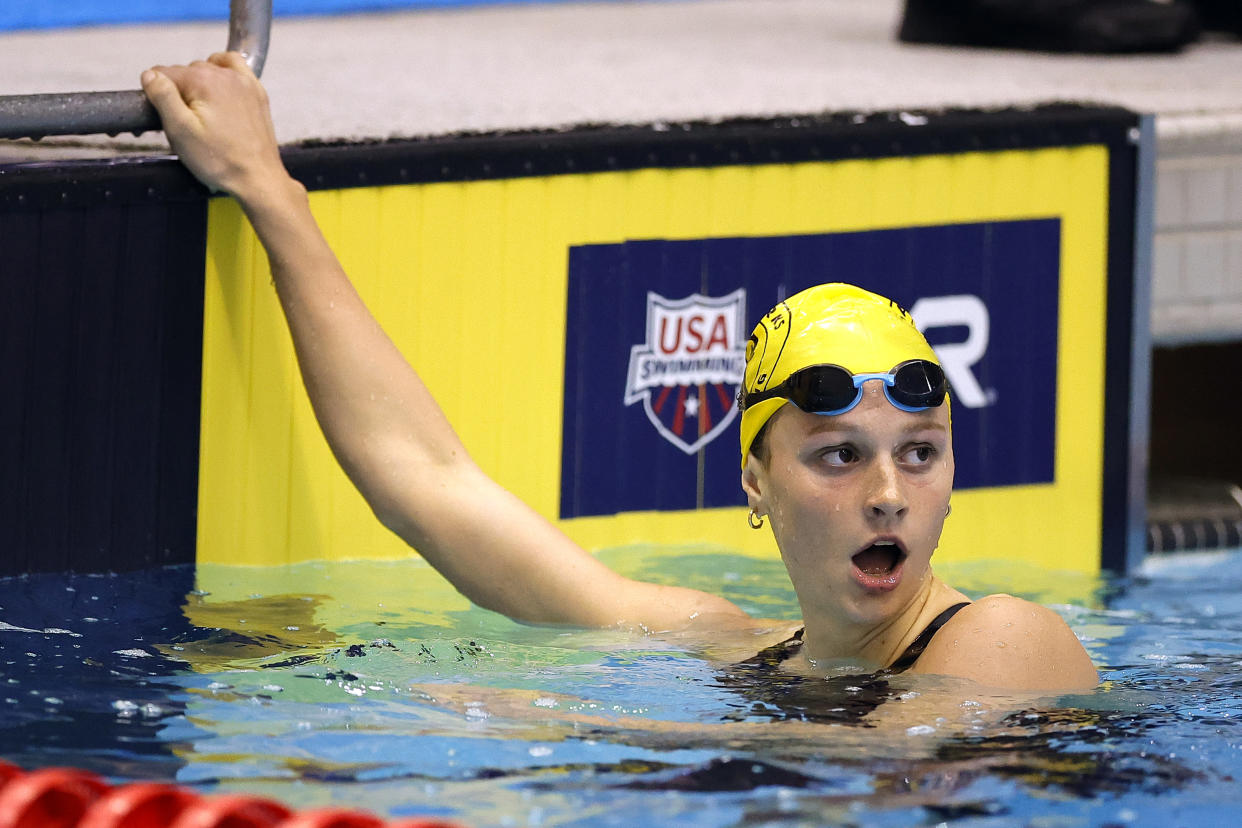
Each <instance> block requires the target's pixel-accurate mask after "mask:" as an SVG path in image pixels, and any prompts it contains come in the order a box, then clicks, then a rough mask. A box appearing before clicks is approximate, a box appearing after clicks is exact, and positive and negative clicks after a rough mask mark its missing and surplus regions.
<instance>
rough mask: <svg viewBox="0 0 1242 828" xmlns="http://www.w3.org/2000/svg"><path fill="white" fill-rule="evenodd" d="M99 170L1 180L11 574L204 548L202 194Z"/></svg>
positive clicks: (4, 519)
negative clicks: (198, 507)
mask: <svg viewBox="0 0 1242 828" xmlns="http://www.w3.org/2000/svg"><path fill="white" fill-rule="evenodd" d="M166 169H167V168H166ZM91 172H92V176H91V179H92V180H91V181H90V182H89V183H87V182H83V181H82V180H80V179H78V178H75V176H74V168H73V167H72V166H60V167H59V168H53V169H48V170H46V171H40V172H38V173H34V174H31V173H27V174H24V175H23V176H22V180H21V189H20V195H14V193H15V190H14V189H12V188H9V187H5V186H4V185H5V184H12V183H13V181H12V179H10V180H8V181H5V180H4V178H0V395H2V396H0V538H2V539H0V575H5V574H14V573H22V572H32V571H46V570H79V571H104V570H122V569H132V568H136V567H142V566H149V565H152V564H162V563H174V562H188V561H192V560H193V559H194V539H195V520H194V513H195V504H196V499H197V477H198V428H199V423H198V418H199V409H200V406H199V393H200V372H201V364H202V360H201V350H202V303H203V299H202V297H203V257H204V249H205V235H206V221H205V210H206V199H205V193H202V192H201V191H195V189H194V188H187V187H185V186H184V180H183V179H182V178H181V176H180V175H175V174H174V176H173V177H172V180H173V181H174V182H176V181H178V180H180V181H181V184H182V186H174V187H173V188H172V189H173V190H175V191H176V192H174V193H173V196H172V198H169V197H168V193H167V192H160V190H167V189H168V188H167V187H162V188H159V190H156V189H152V188H149V187H134V186H132V183H133V182H132V179H133V177H134V172H135V170H134V169H133V168H132V167H130V168H128V169H126V168H125V167H118V168H116V169H114V170H112V171H111V176H113V177H115V179H116V180H117V181H124V180H129V181H130V185H129V186H122V187H119V188H114V187H111V186H109V171H108V169H107V168H106V167H103V168H101V167H93V168H91ZM162 177H168V176H167V173H165V174H164V175H163V176H162ZM4 189H8V190H9V193H8V195H9V196H13V197H11V198H5V197H2V196H3V191H4Z"/></svg>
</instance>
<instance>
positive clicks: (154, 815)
mask: <svg viewBox="0 0 1242 828" xmlns="http://www.w3.org/2000/svg"><path fill="white" fill-rule="evenodd" d="M0 828H462V826H461V825H460V824H458V823H456V822H448V821H445V820H442V819H399V820H395V821H389V822H385V821H384V820H382V819H380V818H379V817H377V816H374V815H372V814H368V813H365V812H363V811H352V810H348V809H344V808H318V809H314V810H309V811H301V812H296V811H293V810H292V809H290V808H289V807H287V806H285V805H282V804H281V803H279V802H277V801H275V800H272V799H265V798H263V797H258V796H239V795H226V796H212V797H204V796H200V795H199V794H197V793H195V792H194V791H192V790H190V789H189V788H182V787H178V786H176V785H165V784H160V783H155V782H133V783H130V784H127V785H117V786H115V787H114V786H110V785H108V783H107V782H105V781H104V780H103V779H102V778H101V777H99V776H98V775H96V774H93V773H90V772H89V771H84V770H78V769H76V768H43V769H42V770H35V771H30V772H26V771H24V770H22V769H21V768H19V767H17V766H16V765H11V764H9V763H8V762H4V761H0Z"/></svg>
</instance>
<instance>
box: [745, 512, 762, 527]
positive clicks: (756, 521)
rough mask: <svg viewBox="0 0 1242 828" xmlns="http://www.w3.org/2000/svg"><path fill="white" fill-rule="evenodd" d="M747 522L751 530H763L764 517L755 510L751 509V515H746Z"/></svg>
mask: <svg viewBox="0 0 1242 828" xmlns="http://www.w3.org/2000/svg"><path fill="white" fill-rule="evenodd" d="M746 522H747V523H748V524H749V525H750V528H751V529H762V528H763V515H761V514H759V513H758V512H756V511H755V510H754V509H751V510H750V513H749V514H747V515H746Z"/></svg>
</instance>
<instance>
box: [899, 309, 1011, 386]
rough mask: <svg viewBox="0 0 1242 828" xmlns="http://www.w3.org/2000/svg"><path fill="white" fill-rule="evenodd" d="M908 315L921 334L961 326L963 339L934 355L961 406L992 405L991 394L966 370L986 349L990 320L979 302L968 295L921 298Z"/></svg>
mask: <svg viewBox="0 0 1242 828" xmlns="http://www.w3.org/2000/svg"><path fill="white" fill-rule="evenodd" d="M910 315H911V316H913V317H914V324H915V325H917V326H918V329H919V330H920V331H922V332H923V333H924V334H926V332H927V329H928V328H944V327H949V326H956V325H962V326H965V328H966V332H967V333H966V340H965V341H964V342H949V343H945V344H943V345H938V346H936V356H938V357H939V358H940V364H941V366H942V367H943V368H944V373H945V376H947V377H948V378H949V384H950V385H951V386H952V387H953V395H954V397H956V398H957V399H958V400H961V403H962V405H965V406H966V407H968V408H983V407H984V406H987V405H991V404H992V403H994V402H995V401H996V400H995V392H994V391H993V392H986V391H984V390H983V388H981V387H980V386H979V380H978V379H976V378H975V375H974V372H972V371H971V370H970V369H971V366H973V365H974V364H975V363H976V362H978V361H979V360H980V359H982V358H983V355H984V354H985V353H986V352H987V350H988V336H989V334H990V330H991V320H990V319H989V318H988V308H987V305H985V304H983V300H981V299H980V298H979V297H978V296H972V295H970V294H962V295H959V296H929V297H924V298H922V299H920V300H918V301H917V302H915V303H914V307H912V308H910Z"/></svg>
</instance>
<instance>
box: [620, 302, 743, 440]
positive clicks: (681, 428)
mask: <svg viewBox="0 0 1242 828" xmlns="http://www.w3.org/2000/svg"><path fill="white" fill-rule="evenodd" d="M745 325H746V290H745V288H738V289H737V290H735V291H733V292H732V293H730V294H729V295H727V296H721V297H714V296H702V295H700V294H697V293H693V294H691V295H689V296H687V297H685V298H684V299H667V298H665V297H663V296H660V295H659V294H657V293H652V292H648V293H647V336H646V341H645V342H643V343H642V344H641V345H634V346H633V347H632V348H631V349H630V365H629V370H628V371H627V372H626V380H625V404H626V405H627V406H630V405H634V404H635V403H639V402H641V403H642V405H643V411H644V412H645V413H646V414H647V419H648V420H649V421H650V422H651V424H652V425H653V426H655V428H656V431H658V432H659V433H660V436H662V437H663V438H664V439H665V440H668V441H669V442H670V443H672V444H673V445H674V446H676V447H677V448H679V449H681V450H682V451H683V452H685V453H686V454H695V453H696V452H698V451H699V449H701V448H703V447H704V446H706V445H707V444H708V443H710V442H711V441H712V440H715V439H716V438H717V437H718V436H720V434H721V432H723V431H724V430H725V429H726V428H728V427H729V424H730V423H732V422H733V420H734V418H735V417H737V406H736V405H735V404H734V401H735V400H736V398H737V391H738V387H739V386H740V385H741V384H742V377H743V374H744V373H745V370H746V334H745Z"/></svg>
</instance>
